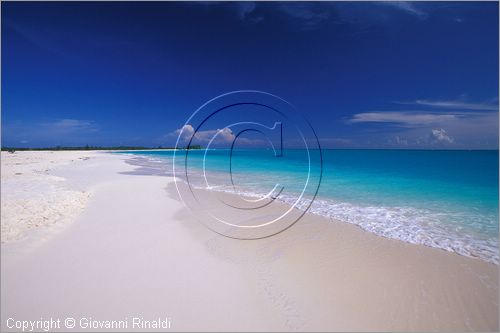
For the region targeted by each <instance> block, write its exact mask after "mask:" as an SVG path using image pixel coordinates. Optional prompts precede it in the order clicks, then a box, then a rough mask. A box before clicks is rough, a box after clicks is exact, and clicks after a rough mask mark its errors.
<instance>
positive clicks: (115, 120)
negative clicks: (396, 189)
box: [2, 1, 499, 149]
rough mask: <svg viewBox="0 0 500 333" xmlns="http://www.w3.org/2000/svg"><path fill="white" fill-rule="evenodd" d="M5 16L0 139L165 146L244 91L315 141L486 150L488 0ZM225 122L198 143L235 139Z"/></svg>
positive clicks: (19, 9) (110, 7) (28, 6)
mask: <svg viewBox="0 0 500 333" xmlns="http://www.w3.org/2000/svg"><path fill="white" fill-rule="evenodd" d="M2 9H3V10H2V63H3V66H2V97H3V98H2V146H17V147H23V146H25V147H29V146H31V147H40V146H56V145H85V144H90V145H102V146H110V145H137V146H151V147H153V146H159V145H161V146H164V147H165V146H173V145H175V141H176V139H177V135H178V134H179V133H181V129H184V131H183V133H184V134H185V135H188V134H189V133H191V134H193V133H194V129H193V128H192V127H191V128H189V126H191V125H190V124H187V125H185V126H184V127H183V124H184V122H185V121H186V119H187V118H188V117H189V115H190V114H191V113H192V112H193V111H194V110H196V109H197V108H198V107H199V106H200V105H201V104H203V103H204V102H205V101H207V100H208V99H210V98H212V97H214V96H217V95H219V94H220V93H224V92H227V91H232V90H239V89H244V88H253V89H258V90H262V91H268V92H270V93H273V94H276V95H278V96H281V97H283V98H285V99H286V100H288V101H290V102H292V103H293V104H294V105H295V106H296V107H297V108H298V109H299V110H300V111H301V112H302V113H304V115H305V116H306V118H307V119H308V120H309V121H310V122H311V124H312V126H313V128H314V129H315V130H316V132H317V134H318V136H319V138H320V142H321V144H322V146H323V147H327V148H336V147H339V148H412V149H414V148H449V149H498V140H499V138H498V76H497V74H498V3H495V2H489V3H488V2H481V3H473V2H446V3H443V2H405V1H392V2H385V1H383V2H197V3H176V2H163V3H161V2H160V3H141V4H133V3H97V2H96V3H50V4H48V3H22V2H20V3H5V4H3V5H2ZM97 13H99V14H97ZM88 22H94V24H93V26H92V28H90V27H89V26H88ZM130 22H135V23H134V25H131V24H129V23H130ZM200 27H202V29H199V28H200ZM457 36H460V38H457ZM186 126H187V127H186ZM224 126H225V124H223V123H221V124H219V126H217V128H213V129H205V130H204V131H201V132H198V133H196V138H197V139H198V140H200V141H202V142H208V141H209V140H210V138H211V137H213V135H215V134H217V141H218V142H220V143H226V142H230V141H231V140H234V133H232V132H231V130H229V129H226V128H225V127H224ZM284 135H285V136H286V132H285V133H284ZM241 139H242V141H241V142H242V143H243V144H245V145H247V146H253V145H255V146H259V145H262V144H265V141H264V140H255V139H246V141H245V138H241Z"/></svg>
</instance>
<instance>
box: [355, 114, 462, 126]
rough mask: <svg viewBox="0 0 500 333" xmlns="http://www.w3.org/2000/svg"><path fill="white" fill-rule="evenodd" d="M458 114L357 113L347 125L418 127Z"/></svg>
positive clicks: (451, 117)
mask: <svg viewBox="0 0 500 333" xmlns="http://www.w3.org/2000/svg"><path fill="white" fill-rule="evenodd" d="M460 116H461V115H459V114H449V113H429V112H416V111H407V112H404V111H403V112H402V111H381V112H364V113H357V114H355V115H353V116H352V118H351V119H349V121H348V122H349V123H363V122H364V123H366V122H372V123H396V124H399V125H402V126H412V127H413V126H418V125H428V124H435V123H439V122H443V121H449V120H453V119H456V118H457V117H460Z"/></svg>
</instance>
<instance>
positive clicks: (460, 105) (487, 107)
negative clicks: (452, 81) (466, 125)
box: [414, 99, 498, 111]
mask: <svg viewBox="0 0 500 333" xmlns="http://www.w3.org/2000/svg"><path fill="white" fill-rule="evenodd" d="M414 104H417V105H425V106H431V107H437V108H453V109H459V110H483V111H498V104H494V103H467V102H464V101H457V100H449V101H430V100H422V99H418V100H416V101H415V103H414Z"/></svg>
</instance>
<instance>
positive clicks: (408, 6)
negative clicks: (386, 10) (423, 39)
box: [380, 1, 428, 19]
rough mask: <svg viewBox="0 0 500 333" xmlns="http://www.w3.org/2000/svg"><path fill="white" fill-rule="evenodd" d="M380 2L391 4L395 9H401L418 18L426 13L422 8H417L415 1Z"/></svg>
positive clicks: (423, 16) (425, 16) (424, 16)
mask: <svg viewBox="0 0 500 333" xmlns="http://www.w3.org/2000/svg"><path fill="white" fill-rule="evenodd" d="M380 4H384V5H387V6H392V7H394V8H396V9H399V10H402V11H404V12H406V13H408V14H410V15H413V16H416V17H418V18H419V19H425V18H427V16H428V14H427V13H426V12H424V11H423V10H421V9H419V8H417V6H416V4H415V2H411V1H383V2H380Z"/></svg>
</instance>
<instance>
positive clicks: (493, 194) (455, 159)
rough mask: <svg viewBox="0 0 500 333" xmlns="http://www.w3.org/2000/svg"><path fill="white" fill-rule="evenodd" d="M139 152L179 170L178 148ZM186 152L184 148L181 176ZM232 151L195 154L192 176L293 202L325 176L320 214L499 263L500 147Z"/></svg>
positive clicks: (317, 205) (317, 203)
mask: <svg viewBox="0 0 500 333" xmlns="http://www.w3.org/2000/svg"><path fill="white" fill-rule="evenodd" d="M132 154H134V155H140V156H143V157H147V158H148V160H149V161H150V162H151V165H154V166H155V167H157V168H158V167H159V168H162V170H163V172H164V173H166V174H172V158H173V154H174V153H173V151H137V152H133V153H132ZM185 154H186V153H185V152H177V157H176V169H177V171H179V170H180V171H181V174H182V171H183V170H184V169H183V168H184V166H185V165H184V164H183V163H184V157H185ZM229 154H230V151H229V150H212V151H208V152H207V153H206V156H205V152H204V151H201V150H200V151H195V150H191V151H189V153H188V157H189V158H188V177H189V180H190V181H191V182H192V183H194V184H196V185H197V186H200V187H207V186H208V187H210V188H211V189H213V190H220V191H229V192H231V191H238V192H241V193H245V194H248V195H255V196H260V195H264V194H266V193H268V192H269V191H270V190H271V189H272V188H273V187H274V186H275V185H276V184H279V185H280V186H282V187H283V189H284V190H283V192H282V193H281V194H280V196H279V197H278V199H280V200H283V201H285V202H290V203H293V201H294V198H295V197H297V195H298V194H300V193H301V191H302V190H303V188H304V184H305V182H306V181H307V180H309V184H310V188H308V189H307V191H308V193H307V194H309V195H311V196H312V195H314V192H315V189H316V188H315V186H313V185H314V184H315V183H316V182H317V181H319V180H320V176H321V182H320V186H319V190H318V192H317V196H316V198H315V200H314V202H313V204H312V206H311V207H310V211H311V212H312V213H315V214H319V215H323V216H326V217H331V218H335V219H338V220H341V221H344V222H348V223H353V224H356V225H358V226H359V227H361V228H363V229H365V230H367V231H369V232H373V233H376V234H377V235H380V236H384V237H389V238H394V239H398V240H401V241H405V242H410V243H415V244H423V245H427V246H432V247H436V248H441V249H444V250H448V251H452V252H456V253H459V254H462V255H465V256H470V257H478V258H481V259H483V260H486V261H488V262H492V263H496V264H498V227H499V209H498V199H499V198H498V197H499V192H498V180H499V179H498V175H499V166H498V151H456V150H448V151H446V150H322V152H321V157H322V162H321V159H320V154H319V151H312V152H309V157H310V158H311V162H309V159H308V154H307V151H305V150H293V149H290V150H284V151H283V156H282V157H276V156H274V153H273V151H271V150H266V149H260V150H259V149H240V150H235V151H233V153H232V156H231V164H230V163H229ZM203 165H204V166H205V168H204V169H205V176H206V179H207V181H205V178H204V177H202V176H203V172H202V170H203ZM321 165H322V168H321ZM321 170H322V173H321ZM178 174H179V173H177V175H178ZM230 175H232V182H231V177H230ZM308 176H309V178H308ZM233 184H234V186H233Z"/></svg>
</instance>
